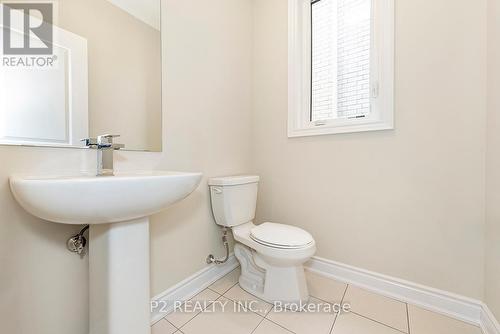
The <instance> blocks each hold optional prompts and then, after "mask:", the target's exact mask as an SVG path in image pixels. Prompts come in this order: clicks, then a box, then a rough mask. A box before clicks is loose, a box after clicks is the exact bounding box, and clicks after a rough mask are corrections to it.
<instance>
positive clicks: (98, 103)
mask: <svg viewBox="0 0 500 334" xmlns="http://www.w3.org/2000/svg"><path fill="white" fill-rule="evenodd" d="M160 1H161V0H140V1H138V0H27V1H16V0H11V1H0V3H1V4H2V6H1V8H0V11H1V13H0V20H1V21H0V24H1V26H2V27H3V29H2V30H3V31H2V33H1V34H0V45H1V48H2V54H1V57H2V61H1V64H0V144H4V145H31V146H55V147H83V143H81V142H80V140H81V139H83V138H87V137H96V136H98V135H102V134H107V133H110V134H116V135H121V138H119V139H118V140H117V142H120V143H123V144H125V149H126V150H141V151H161V145H162V128H161V123H162V122H161V115H162V108H161V76H162V71H161V29H160V21H161V18H160Z"/></svg>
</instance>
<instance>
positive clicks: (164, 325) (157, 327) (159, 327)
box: [151, 319, 177, 334]
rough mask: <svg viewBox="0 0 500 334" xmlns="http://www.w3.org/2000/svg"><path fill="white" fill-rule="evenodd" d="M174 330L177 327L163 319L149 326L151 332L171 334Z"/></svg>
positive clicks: (152, 333)
mask: <svg viewBox="0 0 500 334" xmlns="http://www.w3.org/2000/svg"><path fill="white" fill-rule="evenodd" d="M176 331H177V328H175V327H174V326H173V325H172V324H171V323H170V322H168V321H167V320H165V319H162V320H160V321H158V322H157V323H156V324H154V325H153V326H152V327H151V334H172V333H175V332H176Z"/></svg>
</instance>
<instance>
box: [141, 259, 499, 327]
mask: <svg viewBox="0 0 500 334" xmlns="http://www.w3.org/2000/svg"><path fill="white" fill-rule="evenodd" d="M238 265H239V264H238V261H237V260H236V258H235V256H234V254H231V256H230V257H229V260H228V261H227V262H226V263H224V264H223V265H217V266H216V265H210V266H208V267H206V268H204V269H202V270H200V271H199V272H197V273H195V274H194V275H192V276H191V277H188V278H186V279H185V280H183V281H182V282H180V283H178V284H176V285H175V286H173V287H171V288H169V289H168V290H166V291H165V292H163V293H161V294H159V295H157V296H155V297H153V299H152V301H157V302H160V303H161V304H162V306H163V307H162V308H163V309H162V310H161V312H160V310H159V309H158V308H157V309H155V310H154V311H153V312H152V313H151V323H152V324H153V323H156V322H158V321H159V320H161V319H162V318H163V317H164V316H165V315H166V314H168V313H169V312H170V311H172V309H173V303H174V301H185V300H188V299H190V298H191V297H193V296H195V295H196V294H198V293H199V292H201V291H203V290H204V289H205V288H207V287H208V286H209V285H211V284H212V283H213V282H215V281H216V280H218V279H219V278H221V277H223V276H224V275H226V274H227V273H229V272H231V271H232V270H233V269H235V268H236V267H238ZM305 267H306V270H309V271H312V272H315V273H318V274H320V275H323V276H326V277H330V278H333V279H335V280H338V281H341V282H345V283H348V284H352V285H355V286H358V287H360V288H364V289H367V290H370V291H373V292H376V293H378V294H381V295H384V296H387V297H391V298H394V299H397V300H401V301H403V302H406V303H409V304H413V305H416V306H420V307H422V308H425V309H427V310H430V311H433V312H437V313H440V314H444V315H446V316H449V317H452V318H455V319H458V320H462V321H465V322H468V323H470V324H473V325H476V326H480V327H481V328H482V330H483V332H484V334H500V325H499V324H498V321H497V320H496V319H495V317H494V316H493V313H492V312H491V311H490V310H489V308H488V307H487V306H486V305H485V304H484V303H483V302H481V301H478V300H475V299H472V298H467V297H463V296H460V295H457V294H454V293H451V292H447V291H443V290H439V289H434V288H430V287H427V286H424V285H420V284H417V283H413V282H410V281H405V280H401V279H398V278H393V277H390V276H386V275H382V274H379V273H375V272H371V271H368V270H364V269H360V268H356V267H353V266H349V265H346V264H342V263H339V262H335V261H331V260H327V259H323V258H320V257H313V258H312V259H311V260H310V261H309V262H308V263H307V264H306V266H305Z"/></svg>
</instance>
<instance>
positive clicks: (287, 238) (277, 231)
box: [250, 223, 314, 248]
mask: <svg viewBox="0 0 500 334" xmlns="http://www.w3.org/2000/svg"><path fill="white" fill-rule="evenodd" d="M250 237H251V238H252V239H253V240H254V241H257V242H258V243H261V244H264V245H268V246H271V247H280V248H301V247H304V246H307V245H309V244H311V243H313V242H314V239H313V237H312V235H310V234H309V233H308V232H306V231H304V230H303V229H301V228H298V227H295V226H290V225H284V224H275V223H264V224H261V225H258V226H255V227H254V228H252V230H251V232H250Z"/></svg>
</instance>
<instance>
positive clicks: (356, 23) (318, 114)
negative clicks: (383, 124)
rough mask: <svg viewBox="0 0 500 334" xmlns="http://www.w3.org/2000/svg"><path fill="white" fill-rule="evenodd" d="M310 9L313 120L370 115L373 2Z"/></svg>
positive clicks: (326, 2)
mask: <svg viewBox="0 0 500 334" xmlns="http://www.w3.org/2000/svg"><path fill="white" fill-rule="evenodd" d="M311 6H312V8H311V18H312V21H311V35H312V36H311V39H312V59H311V63H312V69H311V71H312V72H311V79H312V80H311V120H312V121H318V120H327V119H335V118H346V117H356V116H363V115H367V114H369V112H370V47H371V0H318V1H314V2H313V3H312V5H311Z"/></svg>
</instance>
